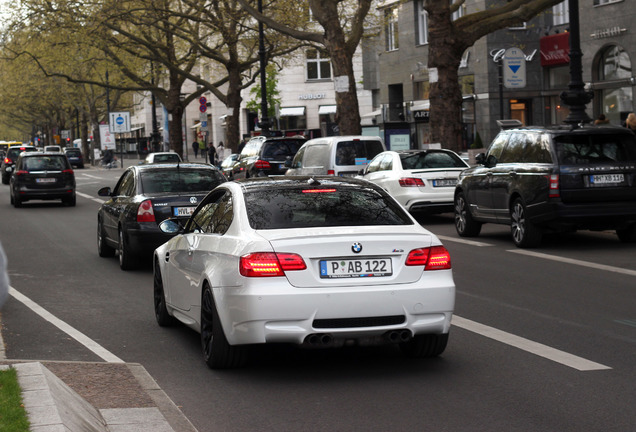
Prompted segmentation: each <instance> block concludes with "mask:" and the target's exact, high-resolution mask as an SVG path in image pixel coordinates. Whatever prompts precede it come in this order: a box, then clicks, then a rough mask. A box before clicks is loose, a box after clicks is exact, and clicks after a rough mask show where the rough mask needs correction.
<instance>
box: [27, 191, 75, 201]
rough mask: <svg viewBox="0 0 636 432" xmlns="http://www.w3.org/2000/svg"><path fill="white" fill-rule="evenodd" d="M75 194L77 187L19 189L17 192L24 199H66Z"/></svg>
mask: <svg viewBox="0 0 636 432" xmlns="http://www.w3.org/2000/svg"><path fill="white" fill-rule="evenodd" d="M73 195H75V188H60V189H46V190H33V189H18V192H17V197H19V198H20V199H21V200H22V201H27V200H55V199H65V198H70V197H72V196H73Z"/></svg>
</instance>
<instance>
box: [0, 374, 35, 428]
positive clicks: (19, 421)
mask: <svg viewBox="0 0 636 432" xmlns="http://www.w3.org/2000/svg"><path fill="white" fill-rule="evenodd" d="M0 431H2V432H28V431H29V419H28V417H27V413H26V410H25V409H24V404H23V403H22V392H21V389H20V384H19V383H18V373H17V372H16V370H15V369H13V368H9V369H6V370H0Z"/></svg>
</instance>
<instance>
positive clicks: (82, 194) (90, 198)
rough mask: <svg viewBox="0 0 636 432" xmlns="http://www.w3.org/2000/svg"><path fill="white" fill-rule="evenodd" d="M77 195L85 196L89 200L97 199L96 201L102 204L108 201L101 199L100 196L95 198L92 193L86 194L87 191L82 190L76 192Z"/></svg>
mask: <svg viewBox="0 0 636 432" xmlns="http://www.w3.org/2000/svg"><path fill="white" fill-rule="evenodd" d="M75 193H76V194H77V195H79V196H81V197H83V198H88V199H89V200H92V201H95V202H96V203H100V204H104V203H105V202H106V201H104V200H102V199H99V198H95V197H93V196H91V195H88V194H85V193H81V192H75Z"/></svg>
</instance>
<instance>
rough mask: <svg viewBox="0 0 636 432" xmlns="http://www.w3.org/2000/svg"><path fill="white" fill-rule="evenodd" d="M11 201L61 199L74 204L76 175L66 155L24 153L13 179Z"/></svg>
mask: <svg viewBox="0 0 636 432" xmlns="http://www.w3.org/2000/svg"><path fill="white" fill-rule="evenodd" d="M10 195H11V204H13V205H14V206H15V207H22V203H24V202H25V201H30V200H57V199H59V200H62V203H63V204H65V205H68V206H74V205H75V202H76V196H75V174H74V173H73V169H72V167H71V164H70V163H69V161H68V159H67V157H66V156H64V155H63V154H62V153H58V152H50V153H40V152H38V151H33V152H23V153H21V154H20V156H19V157H18V160H17V161H16V164H15V172H14V173H13V175H12V176H11V179H10Z"/></svg>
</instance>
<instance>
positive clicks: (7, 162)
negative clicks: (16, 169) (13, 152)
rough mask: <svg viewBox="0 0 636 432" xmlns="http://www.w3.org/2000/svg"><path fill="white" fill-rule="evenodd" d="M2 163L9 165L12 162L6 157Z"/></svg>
mask: <svg viewBox="0 0 636 432" xmlns="http://www.w3.org/2000/svg"><path fill="white" fill-rule="evenodd" d="M4 163H6V164H10V163H13V161H12V160H11V159H9V158H8V157H6V158H4Z"/></svg>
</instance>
